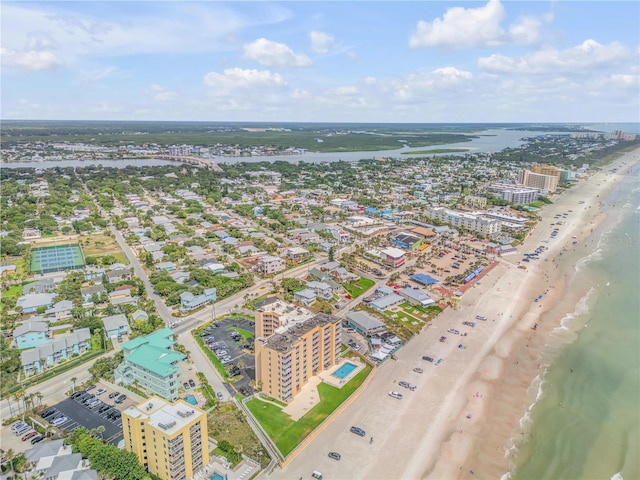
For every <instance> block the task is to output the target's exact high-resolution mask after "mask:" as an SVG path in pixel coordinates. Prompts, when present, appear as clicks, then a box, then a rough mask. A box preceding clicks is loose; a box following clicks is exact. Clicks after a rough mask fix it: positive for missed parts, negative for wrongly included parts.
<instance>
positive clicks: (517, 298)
mask: <svg viewBox="0 0 640 480" xmlns="http://www.w3.org/2000/svg"><path fill="white" fill-rule="evenodd" d="M638 153H640V150H638V151H635V152H631V153H629V154H626V155H624V156H623V157H621V158H620V159H618V160H616V161H615V162H613V163H612V164H610V165H608V166H607V167H606V168H605V169H603V170H602V171H600V172H598V173H595V174H594V175H592V176H591V177H590V178H588V179H583V180H580V182H579V183H578V184H577V185H575V186H574V187H572V188H571V189H569V190H567V191H565V192H564V193H563V194H562V195H560V196H558V197H556V198H554V203H553V204H552V205H548V206H547V207H545V209H544V211H543V212H541V216H542V218H543V219H542V221H541V222H539V224H538V225H537V227H536V228H535V229H534V231H533V232H532V233H531V235H530V236H529V237H528V238H527V240H526V241H525V243H524V245H523V246H521V247H519V249H518V250H519V252H520V253H519V254H517V255H512V256H507V257H503V258H499V259H497V260H498V264H497V265H496V266H495V267H494V268H493V269H492V270H491V271H490V272H489V273H487V274H486V275H485V276H484V277H483V278H482V279H481V281H480V282H478V283H476V285H474V286H473V287H472V288H471V289H469V290H468V291H467V292H466V293H465V294H464V296H463V297H462V305H461V308H460V309H459V310H453V309H451V308H449V309H447V310H445V311H444V312H443V313H442V314H441V315H440V316H439V317H438V318H437V319H435V321H434V322H433V323H432V324H430V325H429V326H428V327H426V328H425V329H424V330H423V332H422V333H421V334H420V335H418V336H417V337H414V338H413V339H411V340H410V341H409V342H408V343H407V344H406V345H405V346H404V347H403V348H402V349H401V350H400V351H399V352H398V354H397V360H396V361H387V362H385V363H384V364H383V365H381V366H380V367H379V368H378V369H376V372H375V374H374V377H373V378H372V379H371V382H370V383H369V385H368V386H367V389H366V390H365V391H364V392H362V393H361V394H360V395H359V396H358V397H357V398H355V399H354V400H353V402H352V403H351V404H350V405H349V406H348V407H347V408H346V409H345V410H344V411H343V412H342V413H341V414H340V415H338V416H337V418H335V419H333V421H331V422H330V424H328V425H326V426H325V428H324V429H323V430H322V431H321V432H319V433H318V435H317V437H316V438H314V439H313V441H312V442H311V443H310V444H309V445H308V446H307V447H306V448H305V449H304V450H303V451H302V452H300V453H299V455H298V456H297V457H296V458H295V459H294V460H293V461H292V462H291V463H290V464H289V465H287V466H286V467H285V468H284V469H283V470H279V469H276V470H275V471H274V472H273V473H272V474H271V475H270V477H273V478H287V479H289V478H300V477H302V478H308V476H309V474H310V472H311V471H312V470H319V471H321V472H322V473H323V476H325V478H336V479H356V478H363V479H365V478H366V479H409V480H411V479H419V478H430V479H445V478H446V479H453V478H500V477H501V476H502V475H504V474H505V473H506V472H507V471H508V470H509V467H508V461H507V458H506V453H507V452H508V451H509V448H510V440H511V438H512V437H513V436H514V435H515V434H516V433H517V432H518V429H519V421H520V419H521V418H522V416H523V415H524V414H525V412H526V411H527V408H528V407H529V406H530V405H531V403H532V401H533V400H534V399H535V392H536V388H535V382H534V379H536V377H537V376H539V375H540V373H541V371H542V369H543V368H544V365H543V364H542V362H541V360H540V358H541V355H540V352H541V349H542V347H543V346H544V344H545V339H546V338H547V337H546V336H548V335H549V334H550V332H552V330H553V328H555V327H557V326H558V324H559V322H560V320H561V319H562V318H563V316H565V315H566V314H567V313H570V312H572V311H573V309H574V308H575V305H576V303H577V302H578V300H579V299H580V297H579V295H583V293H582V292H573V291H567V289H566V288H565V279H566V276H565V273H567V272H568V270H566V269H568V268H574V266H573V265H571V266H564V265H562V262H560V261H559V260H560V259H561V258H562V257H561V252H562V250H563V249H573V248H584V249H585V255H586V254H587V253H586V252H587V251H588V250H590V248H593V245H592V241H593V239H591V238H589V236H590V234H591V232H592V229H594V228H596V226H597V225H598V223H599V222H600V221H601V220H602V218H603V216H602V213H601V210H600V208H599V207H600V205H599V202H600V199H601V198H604V197H605V196H606V194H607V192H608V191H609V190H610V189H611V188H613V186H614V185H615V183H616V182H617V181H619V180H620V178H622V175H624V172H625V171H626V170H627V169H629V168H630V167H631V166H632V164H634V163H636V162H638V161H639V159H640V156H639V155H638ZM625 163H626V164H625ZM616 167H617V168H618V170H617V172H616V173H611V172H610V171H611V169H613V168H616ZM581 202H582V203H581ZM566 212H569V213H568V216H567V217H566V218H562V221H563V225H562V226H561V227H559V228H560V232H559V234H558V236H557V237H556V238H555V239H551V240H549V243H543V240H547V239H549V234H550V233H551V231H552V230H553V228H554V226H551V223H555V222H556V221H557V219H555V218H554V215H556V214H557V213H566ZM573 237H576V238H573ZM574 241H575V242H578V243H577V244H576V245H574V244H573V242H574ZM540 245H545V246H547V247H548V250H546V251H545V252H544V253H543V254H541V255H540V259H539V260H537V261H531V262H529V263H527V264H526V265H527V269H526V270H522V269H520V268H518V267H517V263H518V261H520V260H521V259H522V253H525V252H533V250H535V249H536V248H537V247H538V246H540ZM585 245H586V246H585ZM559 265H560V266H559ZM539 295H542V298H541V299H540V300H539V301H538V302H534V299H535V298H536V297H538V296H539ZM576 295H578V297H577V298H576ZM476 315H483V316H486V317H487V320H486V321H479V320H475V316H476ZM463 321H476V326H475V327H474V328H471V327H468V326H464V325H463V324H462V322H463ZM535 323H539V324H540V326H539V327H538V328H537V330H535V331H534V330H532V328H531V327H533V325H534V324H535ZM450 328H454V329H457V330H459V331H460V332H461V333H466V334H467V335H466V336H458V335H455V334H451V333H448V332H447V330H448V329H450ZM440 336H446V337H447V339H446V341H445V342H443V343H441V342H440V341H439V338H440ZM460 344H463V347H464V348H459V345H460ZM423 355H429V356H431V357H433V358H436V359H442V362H441V364H440V365H437V366H436V365H435V364H432V363H428V362H425V361H423V360H421V358H422V356H423ZM416 366H420V367H422V368H423V369H424V373H422V374H419V373H415V372H414V371H413V368H414V367H416ZM400 380H406V381H409V382H411V383H413V384H415V385H417V389H416V391H415V392H409V391H407V390H405V389H402V388H400V387H398V385H397V382H398V381H400ZM532 383H533V387H532ZM390 390H398V391H402V393H403V399H402V400H400V401H399V400H395V399H393V398H390V397H389V396H388V392H389V391H390ZM352 425H357V426H359V427H361V428H363V429H364V430H366V432H367V433H366V437H365V438H362V437H358V436H356V435H353V434H352V433H349V427H350V426H352ZM370 437H371V441H370ZM373 439H375V440H373ZM329 451H339V452H340V453H341V455H342V459H341V461H340V462H336V461H335V460H331V459H329V458H327V452H329ZM471 472H473V473H471Z"/></svg>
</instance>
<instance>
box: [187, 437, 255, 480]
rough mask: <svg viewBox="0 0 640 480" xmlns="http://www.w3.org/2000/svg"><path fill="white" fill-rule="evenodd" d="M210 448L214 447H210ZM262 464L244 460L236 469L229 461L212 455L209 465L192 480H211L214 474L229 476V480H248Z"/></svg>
mask: <svg viewBox="0 0 640 480" xmlns="http://www.w3.org/2000/svg"><path fill="white" fill-rule="evenodd" d="M209 446H210V447H211V446H213V445H209ZM260 470H261V468H260V464H259V463H258V462H254V461H253V460H251V459H247V458H244V459H243V460H242V461H241V462H240V463H239V464H238V466H237V467H235V468H234V469H230V468H229V461H228V460H227V459H226V458H224V457H219V456H218V455H211V458H210V460H209V465H206V466H205V467H203V468H201V469H200V470H199V471H198V472H197V473H196V474H195V475H194V476H193V477H191V480H209V479H210V478H211V476H212V475H213V474H214V472H218V473H219V474H220V475H222V477H224V476H225V475H227V478H228V479H229V480H247V479H249V478H251V477H252V476H253V475H255V473H256V472H258V471H260Z"/></svg>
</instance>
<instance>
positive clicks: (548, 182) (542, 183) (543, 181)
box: [518, 169, 560, 192]
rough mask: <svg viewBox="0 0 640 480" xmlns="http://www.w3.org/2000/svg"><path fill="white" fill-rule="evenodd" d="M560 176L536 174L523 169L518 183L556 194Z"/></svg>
mask: <svg viewBox="0 0 640 480" xmlns="http://www.w3.org/2000/svg"><path fill="white" fill-rule="evenodd" d="M559 180H560V176H559V175H558V176H556V175H545V174H542V173H534V172H532V171H531V170H526V169H522V170H520V173H519V174H518V182H519V183H521V184H523V185H526V186H527V187H532V188H538V189H540V190H544V191H547V192H555V191H556V188H558V181H559Z"/></svg>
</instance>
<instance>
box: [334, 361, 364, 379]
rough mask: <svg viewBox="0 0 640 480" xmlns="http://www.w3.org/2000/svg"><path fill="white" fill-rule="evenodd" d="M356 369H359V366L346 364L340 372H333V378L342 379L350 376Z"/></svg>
mask: <svg viewBox="0 0 640 480" xmlns="http://www.w3.org/2000/svg"><path fill="white" fill-rule="evenodd" d="M356 368H358V366H357V365H354V364H353V363H349V362H345V363H344V364H343V365H342V366H341V367H340V368H339V369H338V370H336V371H335V372H333V373H332V374H331V376H332V377H336V378H340V379H342V378H344V377H346V376H347V375H349V374H350V373H351V372H353V371H354V370H355V369H356Z"/></svg>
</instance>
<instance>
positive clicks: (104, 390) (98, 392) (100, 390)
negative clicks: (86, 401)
mask: <svg viewBox="0 0 640 480" xmlns="http://www.w3.org/2000/svg"><path fill="white" fill-rule="evenodd" d="M106 391H107V390H106V389H105V388H99V389H98V390H96V395H102V394H103V393H104V392H106Z"/></svg>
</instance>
